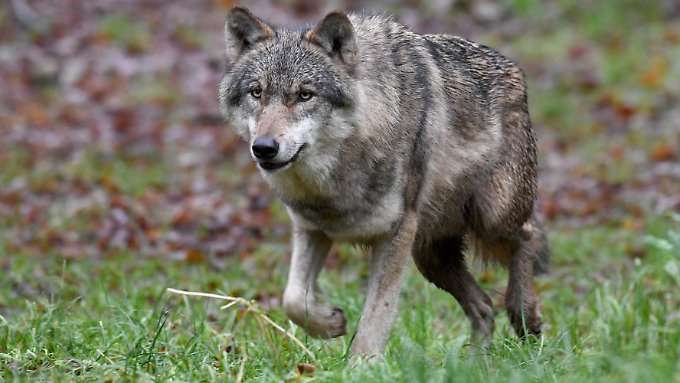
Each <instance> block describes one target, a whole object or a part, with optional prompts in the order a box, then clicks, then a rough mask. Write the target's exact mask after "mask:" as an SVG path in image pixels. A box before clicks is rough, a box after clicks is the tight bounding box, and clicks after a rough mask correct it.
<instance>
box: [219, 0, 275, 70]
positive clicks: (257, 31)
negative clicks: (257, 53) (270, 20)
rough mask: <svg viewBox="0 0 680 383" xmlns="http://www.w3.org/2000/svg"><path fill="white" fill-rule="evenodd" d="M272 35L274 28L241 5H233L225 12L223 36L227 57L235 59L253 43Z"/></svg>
mask: <svg viewBox="0 0 680 383" xmlns="http://www.w3.org/2000/svg"><path fill="white" fill-rule="evenodd" d="M273 36H274V30H273V29H272V28H271V27H270V26H269V25H267V24H266V23H265V22H264V21H262V20H260V19H258V18H257V17H256V16H255V15H253V14H252V13H250V11H249V10H247V9H246V8H243V7H234V8H232V9H231V11H229V14H227V20H226V22H225V25H224V37H225V40H226V43H227V57H228V58H229V59H235V58H237V57H238V56H240V55H242V54H243V53H245V52H246V51H248V50H249V49H250V48H252V46H253V45H255V43H257V42H259V41H263V40H266V39H269V38H271V37H273Z"/></svg>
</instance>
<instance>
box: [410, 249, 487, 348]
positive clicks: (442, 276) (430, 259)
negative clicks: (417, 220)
mask: <svg viewBox="0 0 680 383" xmlns="http://www.w3.org/2000/svg"><path fill="white" fill-rule="evenodd" d="M413 257H414V260H415V263H416V266H417V267H418V270H420V272H421V273H422V274H423V276H424V277H425V278H426V279H427V280H429V281H430V282H432V283H433V284H434V285H435V286H437V287H439V288H440V289H442V290H445V291H447V292H448V293H449V294H451V295H453V297H454V298H456V300H457V301H458V303H459V304H460V305H461V307H462V308H463V311H464V312H465V315H466V316H467V317H468V319H469V320H470V324H471V327H472V339H473V341H474V342H476V343H481V344H482V345H485V344H487V343H488V342H489V341H490V340H491V336H492V335H493V331H494V326H495V325H494V310H493V303H492V302H491V299H490V298H489V296H488V295H486V293H484V291H483V290H482V288H481V287H480V286H479V285H478V284H477V282H476V281H475V279H474V277H473V276H472V274H470V272H469V271H468V269H467V265H466V264H465V258H464V255H463V240H462V237H449V238H444V239H438V240H434V241H428V242H427V243H422V244H421V245H420V246H419V247H418V248H417V249H416V250H414V252H413Z"/></svg>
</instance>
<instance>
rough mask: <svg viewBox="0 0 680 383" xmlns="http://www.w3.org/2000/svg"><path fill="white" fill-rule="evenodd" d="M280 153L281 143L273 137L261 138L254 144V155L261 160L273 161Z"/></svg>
mask: <svg viewBox="0 0 680 383" xmlns="http://www.w3.org/2000/svg"><path fill="white" fill-rule="evenodd" d="M278 153H279V143H278V142H276V140H275V139H273V138H271V137H260V138H257V139H256V140H255V142H253V154H254V155H255V157H257V159H259V160H271V159H272V158H274V157H276V155H277V154H278Z"/></svg>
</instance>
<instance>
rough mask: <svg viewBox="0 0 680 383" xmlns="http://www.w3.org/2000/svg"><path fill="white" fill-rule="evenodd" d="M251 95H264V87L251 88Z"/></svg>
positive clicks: (257, 96) (258, 96)
mask: <svg viewBox="0 0 680 383" xmlns="http://www.w3.org/2000/svg"><path fill="white" fill-rule="evenodd" d="M250 95H251V96H253V98H260V97H262V88H255V89H253V90H251V91H250Z"/></svg>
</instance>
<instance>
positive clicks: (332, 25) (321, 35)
mask: <svg viewBox="0 0 680 383" xmlns="http://www.w3.org/2000/svg"><path fill="white" fill-rule="evenodd" d="M306 37H307V40H309V41H311V42H312V43H314V44H316V45H318V46H320V47H321V48H323V50H325V51H326V53H328V55H329V56H331V57H333V58H336V57H337V58H339V59H340V60H341V61H342V62H343V63H345V64H347V65H354V64H355V63H356V59H357V42H356V37H355V35H354V27H353V26H352V22H351V21H350V20H349V18H348V17H347V15H345V14H344V13H342V12H338V11H336V12H331V13H329V14H328V15H326V17H324V18H323V20H321V22H320V23H319V24H317V26H316V27H314V29H312V30H311V31H309V32H307V34H306Z"/></svg>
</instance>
